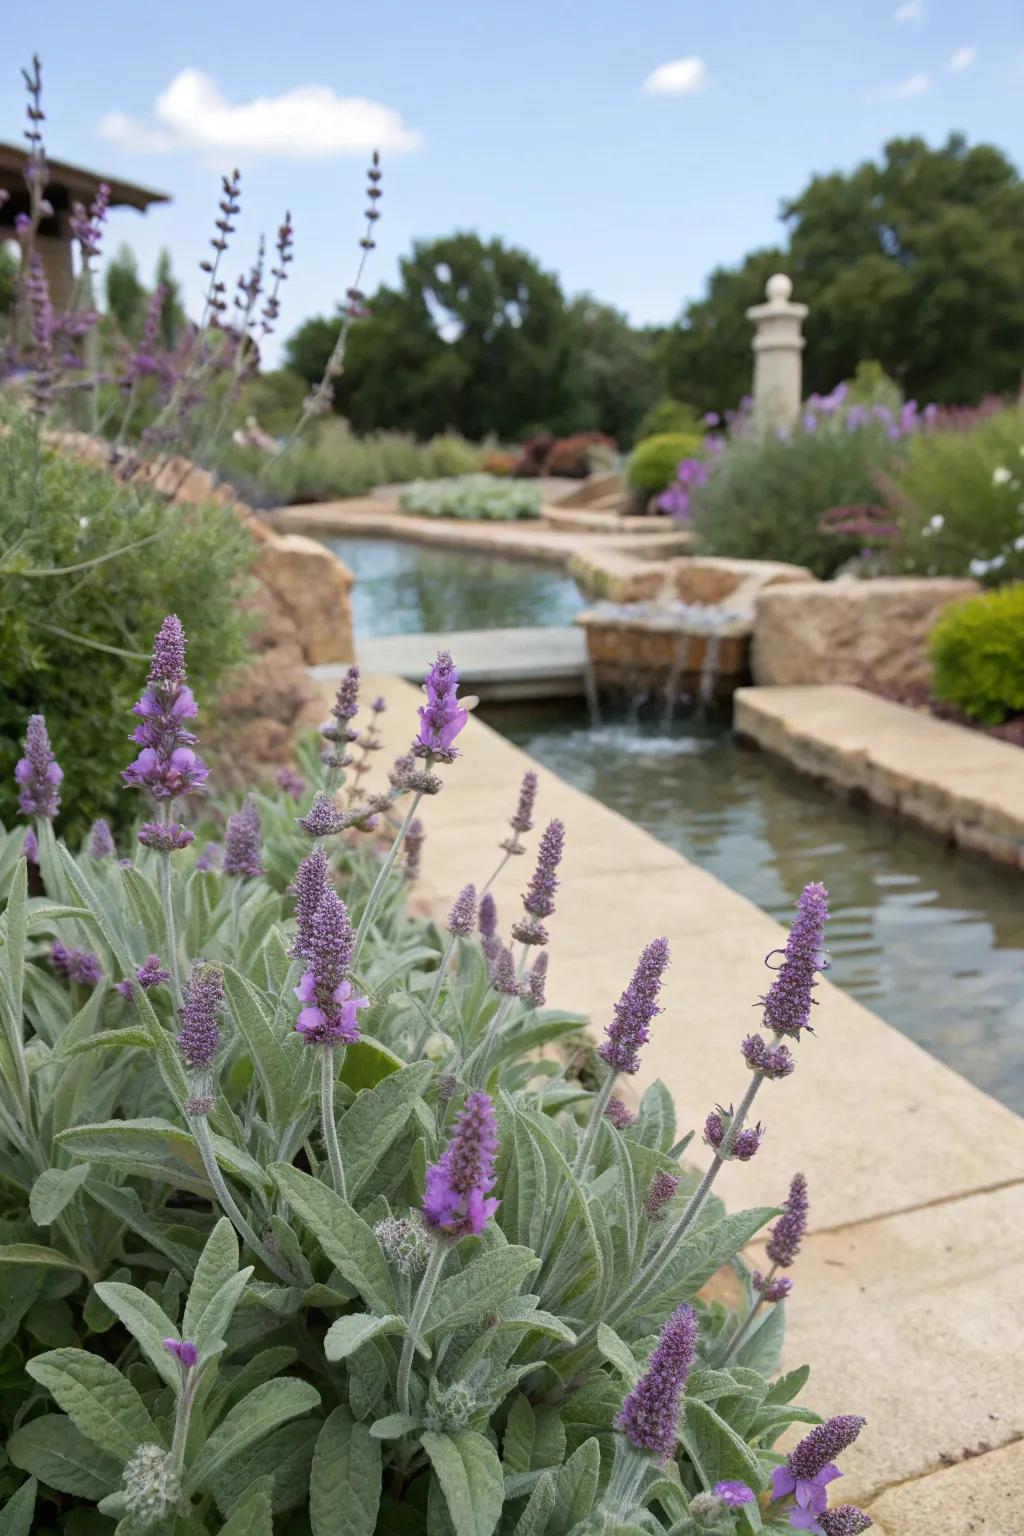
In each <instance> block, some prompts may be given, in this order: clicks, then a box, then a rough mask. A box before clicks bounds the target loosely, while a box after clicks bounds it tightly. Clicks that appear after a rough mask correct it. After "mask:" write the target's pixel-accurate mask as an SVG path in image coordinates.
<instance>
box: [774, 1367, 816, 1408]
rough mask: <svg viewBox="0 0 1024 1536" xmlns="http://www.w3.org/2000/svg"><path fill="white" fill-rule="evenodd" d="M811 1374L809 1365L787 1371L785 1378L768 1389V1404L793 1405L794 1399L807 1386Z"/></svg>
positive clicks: (782, 1377)
mask: <svg viewBox="0 0 1024 1536" xmlns="http://www.w3.org/2000/svg"><path fill="white" fill-rule="evenodd" d="M810 1374H811V1368H810V1366H809V1365H799V1366H797V1368H796V1370H795V1371H787V1372H786V1374H785V1376H780V1377H779V1379H778V1381H773V1382H772V1384H771V1386H770V1387H769V1388H768V1396H767V1397H766V1398H765V1402H766V1403H791V1402H792V1401H793V1399H794V1397H798V1396H799V1395H800V1393H801V1392H802V1391H803V1389H804V1387H805V1386H806V1385H807V1378H808V1377H809V1376H810Z"/></svg>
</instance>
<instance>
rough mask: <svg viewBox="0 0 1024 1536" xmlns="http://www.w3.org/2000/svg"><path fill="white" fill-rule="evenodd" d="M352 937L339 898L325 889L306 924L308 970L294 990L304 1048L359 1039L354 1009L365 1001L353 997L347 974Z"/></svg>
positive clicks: (366, 1006)
mask: <svg viewBox="0 0 1024 1536" xmlns="http://www.w3.org/2000/svg"><path fill="white" fill-rule="evenodd" d="M354 938H355V935H354V933H353V931H352V924H351V922H350V921H349V915H348V911H347V909H346V907H345V903H344V902H343V901H342V900H341V898H340V897H339V896H338V895H337V894H336V893H335V892H334V891H333V890H332V889H331V888H330V887H328V888H327V889H326V890H325V892H324V894H323V896H322V897H321V900H320V905H319V907H318V908H317V911H316V915H315V917H314V918H313V920H312V923H311V924H310V934H309V945H308V950H309V952H308V955H307V956H306V958H307V959H308V961H309V970H308V971H304V972H303V974H302V977H301V979H300V981H299V985H298V986H297V987H296V988H295V996H296V997H297V998H298V1000H299V1002H300V1003H303V1004H304V1005H305V1006H304V1007H303V1009H302V1011H301V1013H300V1014H299V1017H298V1019H297V1020H296V1023H295V1028H296V1030H297V1031H298V1033H299V1034H300V1035H301V1036H302V1038H303V1039H304V1040H305V1041H306V1044H307V1045H330V1046H335V1045H354V1044H355V1042H356V1041H357V1040H358V1039H359V1017H358V1014H359V1009H360V1008H368V1007H369V1006H370V1001H369V998H366V997H357V996H356V994H355V990H354V988H353V986H352V983H351V981H349V979H348V974H347V973H348V968H349V965H350V963H351V960H352V945H353V941H354Z"/></svg>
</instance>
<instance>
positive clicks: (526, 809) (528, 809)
mask: <svg viewBox="0 0 1024 1536" xmlns="http://www.w3.org/2000/svg"><path fill="white" fill-rule="evenodd" d="M536 800H537V775H536V774H535V773H534V772H533V770H532V769H531V770H530V771H529V772H528V773H524V774H523V782H522V784H521V785H520V786H519V800H518V803H517V805H516V808H515V812H514V814H513V816H512V819H511V821H510V822H509V825H510V826H511V828H512V830H513V832H529V831H530V829H531V828H532V826H533V807H534V805H535V803H536Z"/></svg>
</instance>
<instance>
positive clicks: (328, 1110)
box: [320, 1045, 348, 1200]
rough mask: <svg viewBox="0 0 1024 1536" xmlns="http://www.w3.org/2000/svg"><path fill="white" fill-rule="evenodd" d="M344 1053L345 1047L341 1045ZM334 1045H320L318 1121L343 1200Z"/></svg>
mask: <svg viewBox="0 0 1024 1536" xmlns="http://www.w3.org/2000/svg"><path fill="white" fill-rule="evenodd" d="M341 1050H342V1054H344V1050H345V1047H344V1046H342V1047H341ZM334 1074H335V1069H334V1047H333V1046H332V1045H322V1046H321V1047H320V1122H321V1129H322V1131H323V1138H324V1146H325V1147H326V1148H327V1161H328V1162H329V1163H330V1165H331V1180H332V1182H333V1184H334V1193H335V1194H336V1195H340V1196H341V1198H342V1199H343V1200H347V1199H348V1196H347V1194H346V1192H345V1169H344V1168H343V1166H342V1162H341V1146H340V1144H339V1142H338V1122H337V1120H336V1119H335V1118H334Z"/></svg>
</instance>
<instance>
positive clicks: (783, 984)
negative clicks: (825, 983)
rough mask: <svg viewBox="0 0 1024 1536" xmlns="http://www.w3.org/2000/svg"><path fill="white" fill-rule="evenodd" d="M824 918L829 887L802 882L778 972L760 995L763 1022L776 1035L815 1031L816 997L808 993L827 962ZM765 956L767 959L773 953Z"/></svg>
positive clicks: (826, 912) (795, 1036)
mask: <svg viewBox="0 0 1024 1536" xmlns="http://www.w3.org/2000/svg"><path fill="white" fill-rule="evenodd" d="M827 922H828V891H827V890H826V889H825V887H824V886H823V885H817V884H811V885H807V886H805V887H804V889H803V891H802V892H801V894H800V899H799V901H798V902H797V915H796V919H795V921H794V923H793V926H792V928H791V929H790V930H789V937H788V939H787V940H786V947H785V949H784V950H783V951H782V961H781V964H780V965H779V969H778V974H777V976H776V978H775V980H774V981H773V982H772V985H771V987H770V989H769V991H768V993H767V996H765V997H763V998H762V999H761V1001H762V1002H763V1004H764V1022H765V1025H766V1026H767V1027H768V1028H769V1029H772V1030H774V1031H775V1033H776V1034H777V1035H790V1036H791V1037H792V1038H793V1039H794V1040H798V1039H799V1038H800V1035H801V1033H802V1031H803V1030H808V1031H809V1032H810V1033H811V1034H813V1033H814V1031H813V1029H811V1024H810V1018H811V1007H812V1004H814V1003H815V1002H816V999H815V998H813V997H812V996H811V993H812V992H813V990H814V988H815V987H816V986H817V984H818V983H817V982H816V981H815V977H816V976H817V974H818V973H819V971H822V970H824V968H825V966H826V964H827V960H826V958H825V955H824V950H823V947H822V946H823V944H824V940H825V924H826V923H827ZM774 953H775V954H777V953H778V951H774ZM768 959H769V961H770V960H771V959H772V955H769V956H768Z"/></svg>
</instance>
